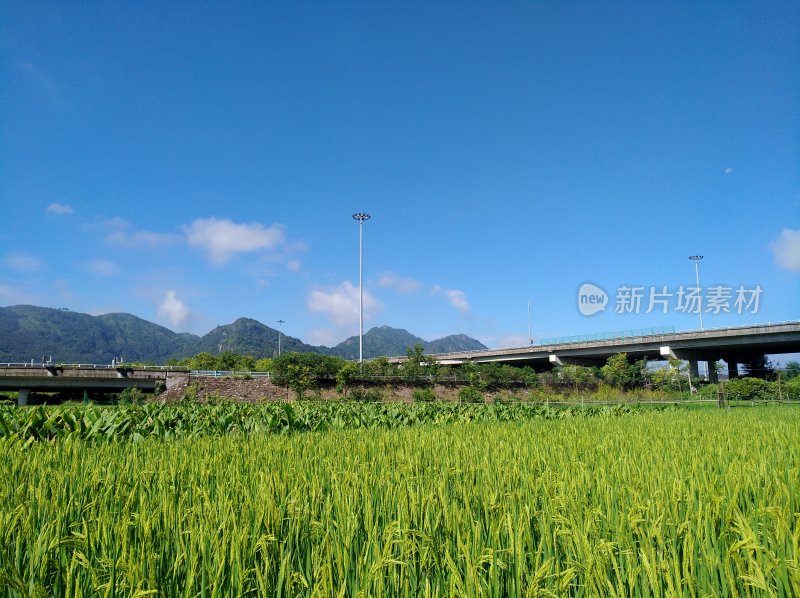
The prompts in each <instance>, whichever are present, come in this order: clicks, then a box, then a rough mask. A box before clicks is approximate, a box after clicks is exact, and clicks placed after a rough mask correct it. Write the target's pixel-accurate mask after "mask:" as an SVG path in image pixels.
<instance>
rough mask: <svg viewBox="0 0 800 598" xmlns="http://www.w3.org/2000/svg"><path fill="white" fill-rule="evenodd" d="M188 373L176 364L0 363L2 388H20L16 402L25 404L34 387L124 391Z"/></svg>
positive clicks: (150, 388)
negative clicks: (152, 365)
mask: <svg viewBox="0 0 800 598" xmlns="http://www.w3.org/2000/svg"><path fill="white" fill-rule="evenodd" d="M188 375H189V370H187V369H185V368H173V367H128V366H125V365H122V364H120V365H110V366H106V365H87V364H71V365H66V364H55V365H54V364H49V363H43V364H38V363H30V364H28V363H4V364H0V390H13V391H17V392H18V393H19V396H18V399H17V403H18V404H20V405H25V404H27V402H28V396H29V395H30V393H31V391H39V392H63V391H70V390H76V391H83V390H92V391H96V392H121V391H123V390H125V389H126V388H133V387H137V388H141V389H142V390H144V391H147V392H152V391H153V390H155V388H156V385H157V384H163V385H164V387H165V388H170V387H171V386H172V385H173V384H175V383H176V382H177V381H178V380H180V379H182V378H186V377H187V376H188Z"/></svg>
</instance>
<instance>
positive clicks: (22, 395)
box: [17, 388, 31, 405]
mask: <svg viewBox="0 0 800 598" xmlns="http://www.w3.org/2000/svg"><path fill="white" fill-rule="evenodd" d="M30 394H31V391H30V390H28V389H27V388H20V389H19V393H18V394H17V405H27V404H28V395H30Z"/></svg>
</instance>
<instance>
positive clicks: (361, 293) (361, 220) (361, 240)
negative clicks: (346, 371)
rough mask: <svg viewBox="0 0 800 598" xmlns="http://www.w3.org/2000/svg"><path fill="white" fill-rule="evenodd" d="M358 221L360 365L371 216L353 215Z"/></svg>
mask: <svg viewBox="0 0 800 598" xmlns="http://www.w3.org/2000/svg"><path fill="white" fill-rule="evenodd" d="M353 218H354V219H356V220H358V363H364V221H365V220H369V214H367V213H366V212H358V213H357V214H353Z"/></svg>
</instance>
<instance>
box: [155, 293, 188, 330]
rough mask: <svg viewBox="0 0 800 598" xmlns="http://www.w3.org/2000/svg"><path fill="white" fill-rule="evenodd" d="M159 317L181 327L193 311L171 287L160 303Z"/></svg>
mask: <svg viewBox="0 0 800 598" xmlns="http://www.w3.org/2000/svg"><path fill="white" fill-rule="evenodd" d="M157 313H158V317H159V318H161V319H162V320H164V321H166V322H168V323H169V325H170V326H172V328H180V327H182V326H183V325H184V324H186V323H187V322H188V321H189V317H190V316H191V312H190V311H189V308H188V307H187V306H186V304H185V303H184V302H183V301H181V300H180V299H178V296H177V294H176V293H175V291H173V290H172V289H170V290H169V291H167V292H166V294H165V295H164V298H163V299H162V300H161V303H159V304H158V312H157Z"/></svg>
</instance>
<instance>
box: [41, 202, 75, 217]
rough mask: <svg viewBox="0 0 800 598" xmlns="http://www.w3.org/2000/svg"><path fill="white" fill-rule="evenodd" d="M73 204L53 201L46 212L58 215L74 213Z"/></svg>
mask: <svg viewBox="0 0 800 598" xmlns="http://www.w3.org/2000/svg"><path fill="white" fill-rule="evenodd" d="M72 211H73V210H72V206H68V205H67V204H63V203H51V204H50V205H49V206H47V209H46V210H45V211H44V213H45V214H55V215H56V216H64V215H66V214H72Z"/></svg>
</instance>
